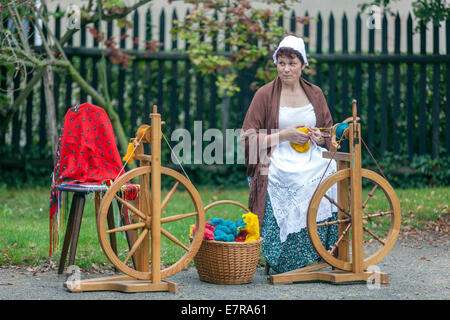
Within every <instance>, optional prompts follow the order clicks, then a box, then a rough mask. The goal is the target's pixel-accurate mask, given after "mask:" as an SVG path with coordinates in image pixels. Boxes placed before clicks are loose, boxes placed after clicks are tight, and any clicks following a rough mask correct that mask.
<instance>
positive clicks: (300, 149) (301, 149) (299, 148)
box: [290, 127, 309, 152]
mask: <svg viewBox="0 0 450 320" xmlns="http://www.w3.org/2000/svg"><path fill="white" fill-rule="evenodd" d="M297 130H298V131H301V132H304V133H309V130H308V128H305V127H302V128H297ZM290 144H291V147H292V148H294V150H296V151H298V152H306V151H308V150H309V142H306V143H305V144H298V143H294V142H291V143H290Z"/></svg>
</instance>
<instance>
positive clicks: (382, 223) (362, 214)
mask: <svg viewBox="0 0 450 320" xmlns="http://www.w3.org/2000/svg"><path fill="white" fill-rule="evenodd" d="M358 120H359V118H358V117H357V116H356V100H353V116H352V117H350V118H347V119H346V120H345V121H344V122H345V123H347V124H348V128H347V129H345V130H344V131H343V134H344V136H345V137H347V138H348V141H349V153H342V152H337V149H338V148H340V145H339V144H338V143H337V142H336V128H337V125H335V126H334V127H333V128H332V148H331V151H330V152H324V153H323V157H324V158H329V159H335V160H336V162H337V172H336V173H334V174H332V175H330V176H329V177H328V178H327V179H325V180H324V181H323V182H321V183H320V184H319V185H318V187H317V189H316V191H315V192H314V194H313V196H312V198H311V201H310V203H309V207H308V216H307V231H308V235H309V238H310V241H311V243H312V245H313V247H314V249H315V250H316V252H317V253H318V255H319V256H320V258H321V259H322V260H324V261H325V263H321V264H318V265H313V266H309V267H304V268H301V269H298V270H294V271H290V272H286V273H282V274H278V275H273V276H270V277H269V280H270V281H271V282H272V283H292V282H296V281H311V280H324V281H330V282H348V281H363V280H367V279H372V277H373V276H374V272H373V271H368V269H370V267H371V266H374V265H376V264H377V263H378V262H380V261H381V260H383V259H384V258H385V257H386V255H387V254H388V253H389V251H390V250H392V248H393V246H394V244H395V242H396V240H397V237H398V234H399V231H400V224H401V209H400V202H399V200H398V197H397V195H396V193H395V191H394V189H393V188H392V186H391V185H390V184H389V182H388V181H387V180H386V179H385V178H384V177H382V176H380V175H379V174H377V173H375V172H374V171H371V170H367V169H364V168H361V142H363V140H362V139H361V126H360V124H359V123H358ZM348 164H350V165H348ZM363 186H364V190H369V191H363ZM331 188H337V199H333V198H332V197H330V196H329V194H330V193H329V191H330V190H331ZM365 193H366V194H365ZM323 203H325V204H331V205H332V207H334V208H335V209H336V211H337V212H338V215H337V220H334V221H324V222H319V223H318V222H317V212H318V209H319V206H320V205H321V204H323ZM333 225H334V226H335V227H336V225H337V229H338V238H337V241H336V242H335V243H334V244H333V245H332V246H331V247H330V248H325V245H324V244H323V243H322V240H321V239H320V237H319V232H318V229H319V228H323V227H329V226H333ZM364 236H366V239H365V238H364ZM365 243H369V244H370V246H364V244H365ZM374 243H375V244H376V245H374ZM329 266H331V267H333V268H336V269H337V270H332V271H316V270H320V269H323V268H325V267H329ZM378 275H379V276H380V279H381V283H384V284H386V283H388V276H387V274H385V273H378Z"/></svg>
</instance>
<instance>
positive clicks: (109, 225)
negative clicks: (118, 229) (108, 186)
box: [108, 206, 117, 254]
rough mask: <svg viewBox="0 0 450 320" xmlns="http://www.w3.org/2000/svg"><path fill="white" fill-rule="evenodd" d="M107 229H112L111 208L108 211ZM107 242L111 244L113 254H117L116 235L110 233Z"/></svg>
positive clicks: (112, 213)
mask: <svg viewBox="0 0 450 320" xmlns="http://www.w3.org/2000/svg"><path fill="white" fill-rule="evenodd" d="M108 228H109V229H114V228H115V226H114V212H113V210H112V206H110V207H109V209H108ZM109 241H110V242H111V248H112V249H113V251H114V253H115V254H117V240H116V234H115V233H111V234H110V235H109Z"/></svg>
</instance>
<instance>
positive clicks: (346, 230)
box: [328, 223, 352, 255]
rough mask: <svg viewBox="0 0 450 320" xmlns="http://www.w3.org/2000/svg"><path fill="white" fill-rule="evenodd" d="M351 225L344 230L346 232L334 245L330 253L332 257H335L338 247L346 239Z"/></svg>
mask: <svg viewBox="0 0 450 320" xmlns="http://www.w3.org/2000/svg"><path fill="white" fill-rule="evenodd" d="M351 225H352V224H351V223H349V224H348V226H347V227H346V228H345V229H344V231H343V232H342V233H341V236H340V237H339V239H337V241H336V243H335V244H334V245H333V247H332V248H331V249H330V250H329V251H328V252H329V253H330V254H331V255H333V253H334V251H336V249H337V247H338V246H339V243H340V242H341V241H342V239H344V237H345V235H346V234H347V232H348V230H350V227H351Z"/></svg>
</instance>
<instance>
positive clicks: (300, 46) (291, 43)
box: [273, 36, 308, 65]
mask: <svg viewBox="0 0 450 320" xmlns="http://www.w3.org/2000/svg"><path fill="white" fill-rule="evenodd" d="M282 47H286V48H291V49H294V50H295V51H298V53H300V55H301V56H302V57H303V60H304V61H305V63H306V65H308V60H307V59H306V50H305V42H304V41H303V39H302V38H298V37H295V36H287V37H285V38H284V39H283V40H281V42H280V44H279V45H278V48H277V50H275V52H274V54H273V62H274V63H275V64H277V53H278V50H280V48H282Z"/></svg>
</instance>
